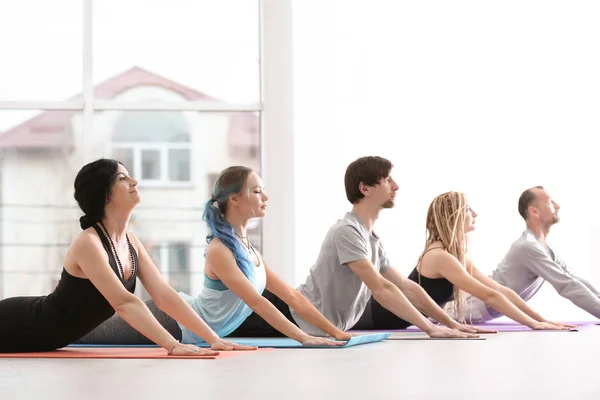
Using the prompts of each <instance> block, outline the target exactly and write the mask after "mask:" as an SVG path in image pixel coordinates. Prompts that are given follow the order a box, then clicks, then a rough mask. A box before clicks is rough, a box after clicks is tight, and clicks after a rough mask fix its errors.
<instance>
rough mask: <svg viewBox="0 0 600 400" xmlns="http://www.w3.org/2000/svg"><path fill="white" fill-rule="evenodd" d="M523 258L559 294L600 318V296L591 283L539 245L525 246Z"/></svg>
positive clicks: (532, 270) (526, 264)
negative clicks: (554, 258) (557, 261)
mask: <svg viewBox="0 0 600 400" xmlns="http://www.w3.org/2000/svg"><path fill="white" fill-rule="evenodd" d="M523 260H524V264H525V266H526V268H528V269H529V270H530V271H531V272H532V273H534V274H536V275H538V276H541V277H542V278H544V279H545V280H546V281H548V282H549V283H550V284H551V285H552V286H553V287H554V289H556V291H557V292H558V294H560V295H561V296H562V297H564V298H567V299H569V300H571V302H573V303H574V304H575V305H576V306H577V307H579V308H581V309H583V310H585V311H587V312H589V313H590V314H592V315H593V316H594V317H596V318H600V297H599V296H598V294H597V290H595V288H594V289H590V287H589V286H591V284H589V283H588V282H587V281H584V280H582V279H580V278H578V277H577V276H575V275H573V274H571V273H570V272H569V270H568V269H567V268H565V267H563V266H562V265H561V264H559V263H556V262H554V261H553V260H552V259H551V258H550V257H549V256H548V254H547V253H545V252H544V251H543V250H542V249H539V248H537V247H534V246H528V247H526V248H524V249H523ZM588 285H589V286H588ZM592 288H593V286H592Z"/></svg>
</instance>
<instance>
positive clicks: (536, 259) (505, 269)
mask: <svg viewBox="0 0 600 400" xmlns="http://www.w3.org/2000/svg"><path fill="white" fill-rule="evenodd" d="M490 277H491V278H492V279H493V280H495V281H496V282H498V283H500V284H501V285H504V286H506V287H508V288H511V289H512V290H514V291H515V292H516V293H517V294H518V295H519V296H521V298H522V299H523V300H525V301H527V300H529V299H530V298H532V297H533V295H534V294H536V293H537V291H538V290H539V289H540V287H541V286H542V284H543V283H544V281H548V282H549V283H550V284H551V285H552V286H553V287H554V288H555V289H556V291H557V292H558V294H560V295H561V296H563V297H565V298H567V299H569V300H571V301H572V302H573V303H574V304H575V305H577V306H578V307H580V308H582V309H584V310H585V311H587V312H589V313H590V314H592V315H593V316H595V317H597V318H600V292H598V290H596V288H594V286H592V284H590V283H589V282H588V281H586V280H585V279H583V278H581V277H579V276H577V275H575V274H574V273H573V272H572V271H571V270H569V268H567V265H566V264H565V262H564V261H563V260H562V259H560V258H559V257H558V256H557V255H556V253H555V252H554V250H553V249H552V248H551V247H550V246H549V245H546V246H544V245H543V244H542V243H540V241H539V240H538V239H537V237H536V236H535V234H534V233H533V231H531V230H530V229H527V230H525V232H523V234H522V235H521V236H520V237H519V239H517V240H516V241H515V242H514V243H513V244H512V246H511V247H510V250H509V251H508V253H506V255H505V256H504V259H503V260H502V261H501V262H500V264H499V265H498V267H497V268H496V269H495V270H494V271H493V272H492V274H491V275H490ZM469 312H470V313H471V314H472V317H471V319H472V321H473V322H484V321H487V320H490V319H492V318H497V317H499V316H501V315H502V314H501V313H499V312H498V311H496V310H494V309H493V308H490V307H487V306H486V305H485V304H484V303H483V302H482V301H481V300H479V299H477V298H475V297H473V296H469V297H468V298H467V307H466V312H465V317H467V318H468V316H469Z"/></svg>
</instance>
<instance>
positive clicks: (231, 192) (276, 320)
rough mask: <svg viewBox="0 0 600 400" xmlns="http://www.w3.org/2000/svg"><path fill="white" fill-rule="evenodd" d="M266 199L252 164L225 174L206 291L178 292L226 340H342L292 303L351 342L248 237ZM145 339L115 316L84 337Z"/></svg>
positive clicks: (177, 330)
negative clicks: (316, 332) (303, 324)
mask: <svg viewBox="0 0 600 400" xmlns="http://www.w3.org/2000/svg"><path fill="white" fill-rule="evenodd" d="M267 200H268V197H267V194H266V193H265V190H264V187H263V183H262V180H261V179H260V176H258V174H257V173H256V172H254V171H253V170H251V169H250V168H247V167H243V166H233V167H229V168H227V169H225V170H224V171H223V172H221V174H220V175H219V178H218V179H217V181H216V182H215V186H214V191H213V194H212V197H211V199H210V200H209V201H208V202H207V203H206V207H205V210H204V220H205V221H206V223H207V224H208V228H209V231H210V233H209V235H208V236H207V241H208V247H207V249H206V263H205V269H204V274H205V276H204V285H203V288H202V290H201V292H200V294H199V295H198V296H196V297H192V296H189V295H187V294H185V293H179V295H180V296H181V297H182V298H183V299H184V300H186V301H187V303H188V304H189V305H190V306H191V307H192V309H193V310H194V311H196V313H198V315H200V317H201V318H202V319H203V320H204V321H205V322H206V323H207V324H208V325H209V326H210V327H211V328H212V329H213V330H214V331H215V332H216V333H217V334H218V335H219V336H220V337H225V336H245V337H249V336H253V337H269V336H288V337H290V338H292V339H295V340H297V341H298V342H300V343H302V344H303V345H306V346H309V345H310V346H319V345H320V346H322V345H331V346H335V345H342V344H344V342H336V341H333V340H329V339H326V338H322V337H315V336H310V335H308V334H306V333H305V332H303V331H302V330H301V329H300V328H299V327H298V325H297V324H296V323H295V321H294V319H293V317H292V315H291V311H290V308H293V309H294V310H295V311H296V312H297V313H298V314H299V315H301V316H302V318H303V319H304V320H306V321H308V322H309V323H312V324H313V325H315V326H317V327H318V328H320V329H321V330H323V331H324V332H326V333H327V334H329V335H331V336H332V337H334V338H335V339H338V340H348V339H349V338H350V336H351V335H350V334H348V333H346V332H344V331H342V330H340V329H338V328H336V327H335V326H334V325H333V324H332V323H331V322H329V321H328V320H327V319H326V318H325V317H324V316H323V315H322V314H321V313H319V311H318V310H317V309H316V308H315V307H314V306H313V305H312V303H311V302H310V301H308V300H307V299H306V298H305V297H304V296H303V295H302V294H300V293H299V292H298V291H297V290H295V289H293V288H292V287H290V286H289V285H287V284H286V283H285V282H284V281H283V280H281V279H280V278H279V277H277V276H276V275H275V274H274V273H273V271H271V270H270V268H269V267H268V265H267V264H266V262H265V260H264V258H263V257H262V255H261V254H260V253H259V252H258V250H256V248H255V247H254V246H253V245H252V244H251V243H250V241H249V240H248V236H247V229H248V223H249V221H250V219H252V218H262V217H264V216H265V215H266V211H267ZM147 305H148V307H149V308H150V310H152V311H153V312H155V313H157V314H160V315H157V319H158V320H159V321H160V322H161V323H162V324H163V326H165V328H167V330H169V332H171V334H172V335H173V336H174V337H176V338H180V339H181V341H182V343H200V342H202V339H201V338H200V337H199V336H197V335H196V334H195V333H194V332H192V331H191V330H189V329H187V328H186V327H185V326H183V325H181V324H178V323H176V322H175V321H174V320H172V319H171V318H170V317H169V316H167V315H163V314H161V313H160V310H158V309H157V308H156V307H155V306H154V304H152V301H149V302H147ZM253 311H254V313H253ZM147 342H148V340H147V339H146V338H145V337H143V336H142V335H140V334H139V333H138V332H137V331H135V330H132V329H130V328H129V326H128V325H127V323H125V322H124V321H122V320H121V319H120V318H119V317H118V316H117V315H115V316H114V317H113V318H111V319H110V320H108V321H106V322H105V323H104V324H102V325H100V326H99V327H98V328H97V329H95V330H94V331H92V332H91V333H90V334H88V335H86V336H84V337H83V338H82V339H81V340H80V341H78V343H104V344H111V343H119V344H143V343H147Z"/></svg>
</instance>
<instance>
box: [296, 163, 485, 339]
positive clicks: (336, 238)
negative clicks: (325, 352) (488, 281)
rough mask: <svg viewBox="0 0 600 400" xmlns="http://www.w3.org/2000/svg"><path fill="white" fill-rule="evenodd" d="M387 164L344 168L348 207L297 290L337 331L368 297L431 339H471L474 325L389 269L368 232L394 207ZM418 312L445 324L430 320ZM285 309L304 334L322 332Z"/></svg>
mask: <svg viewBox="0 0 600 400" xmlns="http://www.w3.org/2000/svg"><path fill="white" fill-rule="evenodd" d="M392 167H393V166H392V163H391V162H389V161H388V160H386V159H384V158H381V157H362V158H359V159H357V160H356V161H354V162H352V163H351V164H350V165H349V166H348V168H347V170H346V175H345V187H346V196H347V198H348V200H349V201H350V203H352V205H353V206H352V211H351V212H349V213H347V214H346V215H345V216H344V218H343V219H341V220H339V221H338V222H336V223H335V224H334V225H333V226H332V227H331V229H330V230H329V232H328V233H327V235H326V236H325V240H324V241H323V245H322V246H321V250H320V252H319V256H318V257H317V262H316V263H315V265H314V266H313V267H312V268H311V270H310V275H309V276H308V278H307V280H306V283H304V284H302V285H300V287H298V291H299V292H300V293H302V294H303V295H304V296H305V297H306V298H307V299H308V300H310V301H311V303H312V304H313V305H314V306H315V307H316V308H317V309H318V310H319V311H320V312H321V313H322V314H323V315H324V316H325V317H326V318H327V319H328V320H330V321H331V322H332V323H333V324H334V325H335V326H337V327H338V328H340V329H343V330H348V329H352V327H353V326H354V325H355V324H356V322H357V321H358V320H359V318H360V317H361V315H362V314H363V312H364V311H365V307H366V305H367V302H368V301H369V299H370V297H371V296H373V297H374V298H375V299H376V300H377V301H378V302H379V303H380V304H381V305H382V306H383V307H385V308H386V309H388V310H389V311H391V312H392V313H394V314H395V315H397V316H398V317H400V318H402V319H404V320H406V321H409V322H410V323H412V324H414V325H416V326H417V327H419V328H420V329H421V330H423V331H424V332H426V333H427V334H428V335H429V336H431V337H475V336H476V335H474V334H473V333H475V332H477V330H476V329H474V328H472V327H469V326H466V325H463V324H459V323H458V322H456V321H454V320H452V319H451V318H450V317H449V316H448V314H446V313H445V312H444V311H443V310H442V309H441V308H440V307H439V306H438V305H437V304H436V303H435V302H434V301H433V300H432V299H431V298H430V297H429V296H428V295H427V293H426V292H425V291H424V290H423V289H422V288H421V287H420V286H419V285H418V284H416V283H415V282H412V281H410V280H409V279H407V278H406V277H404V276H402V275H401V274H400V273H399V272H397V271H396V270H395V269H394V268H391V266H390V263H389V261H388V258H387V256H386V253H385V250H384V248H383V246H382V245H381V242H380V240H379V238H378V237H377V235H376V234H375V233H374V232H373V224H374V223H375V221H376V220H377V218H378V217H379V212H380V211H381V210H382V209H384V208H392V207H393V206H394V201H395V197H396V191H397V190H398V185H397V184H396V182H395V181H394V179H393V178H392V177H391V171H392ZM409 300H410V301H409ZM411 301H412V302H413V303H414V304H415V305H417V306H418V307H419V310H417V309H416V308H415V306H413V304H411ZM419 311H422V312H423V313H425V314H426V315H428V316H430V317H432V318H434V319H435V320H437V321H439V322H441V323H442V324H444V325H446V326H447V327H448V328H445V327H441V326H436V325H434V324H432V323H431V322H430V321H429V320H428V319H427V318H425V317H424V316H423V315H422V314H421V313H420V312H419ZM291 312H292V316H293V318H294V320H295V321H296V323H297V324H298V325H299V326H300V328H301V329H302V330H304V331H305V332H307V333H308V334H311V335H324V334H325V333H324V332H322V331H320V330H318V329H317V328H315V327H314V326H313V325H311V324H309V323H307V322H306V321H304V320H303V319H302V318H301V317H300V316H299V315H298V314H297V313H296V312H295V311H294V310H291ZM461 331H463V332H461Z"/></svg>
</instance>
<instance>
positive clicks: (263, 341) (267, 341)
mask: <svg viewBox="0 0 600 400" xmlns="http://www.w3.org/2000/svg"><path fill="white" fill-rule="evenodd" d="M388 336H390V334H389V333H370V334H367V335H360V336H353V337H351V338H350V340H348V341H347V342H346V344H345V345H343V346H302V344H301V343H300V342H298V341H296V340H294V339H290V338H227V340H230V341H232V342H235V343H238V344H245V345H247V346H258V347H275V348H301V349H340V348H342V349H343V348H345V347H353V346H358V345H361V344H367V343H375V342H381V341H382V340H385V339H387V338H388ZM198 346H199V347H209V346H208V343H206V342H204V343H200V344H198Z"/></svg>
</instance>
